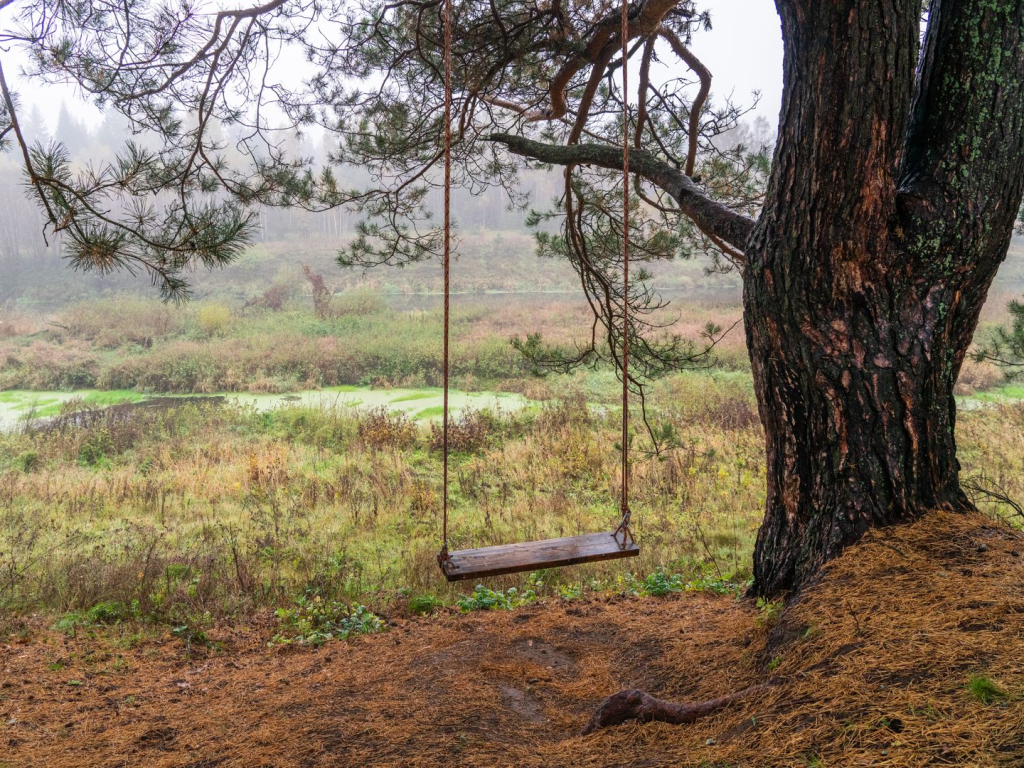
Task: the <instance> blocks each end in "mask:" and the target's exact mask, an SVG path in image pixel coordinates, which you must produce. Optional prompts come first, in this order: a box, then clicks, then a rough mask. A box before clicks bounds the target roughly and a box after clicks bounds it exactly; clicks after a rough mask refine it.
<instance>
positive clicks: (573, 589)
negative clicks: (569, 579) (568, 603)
mask: <svg viewBox="0 0 1024 768" xmlns="http://www.w3.org/2000/svg"><path fill="white" fill-rule="evenodd" d="M555 589H556V590H557V591H558V596H559V597H560V598H562V599H563V600H579V599H580V598H581V597H583V584H582V583H581V582H577V583H575V584H559V585H558V586H557V587H556V588H555Z"/></svg>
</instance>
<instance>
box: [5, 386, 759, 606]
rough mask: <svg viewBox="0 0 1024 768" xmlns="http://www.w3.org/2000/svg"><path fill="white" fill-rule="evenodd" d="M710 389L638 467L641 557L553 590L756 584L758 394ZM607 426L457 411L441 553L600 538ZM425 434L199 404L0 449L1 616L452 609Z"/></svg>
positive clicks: (613, 484)
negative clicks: (419, 605)
mask: <svg viewBox="0 0 1024 768" xmlns="http://www.w3.org/2000/svg"><path fill="white" fill-rule="evenodd" d="M717 386H718V385H716V383H715V381H714V380H712V379H709V380H708V381H707V382H703V383H702V382H701V381H693V382H690V383H688V384H687V383H677V384H675V385H673V386H672V392H671V393H670V394H672V395H673V396H675V395H677V394H680V393H682V394H685V395H687V396H688V397H689V396H690V395H692V396H693V398H694V399H693V401H692V402H691V403H690V404H689V405H688V406H686V408H692V409H693V412H692V413H691V411H690V410H686V409H685V408H683V406H679V408H680V409H682V410H678V411H676V410H670V411H667V412H666V418H668V419H670V420H672V422H673V424H675V426H676V429H677V430H678V432H679V434H680V437H681V438H682V441H683V443H684V445H685V446H686V447H685V448H683V449H680V450H677V451H675V452H673V453H672V454H671V455H670V456H668V457H667V458H665V459H664V460H656V459H644V457H642V456H638V457H637V462H636V464H635V470H634V471H635V478H636V479H635V482H634V488H635V495H634V499H633V508H634V510H635V512H636V528H637V532H638V534H639V535H641V536H643V537H644V538H645V541H646V546H645V549H644V554H643V556H642V557H641V558H640V559H639V560H638V561H630V562H629V563H626V564H625V565H622V564H617V563H613V564H597V565H594V566H592V567H590V568H587V569H583V570H580V571H574V572H571V573H567V574H560V573H555V574H551V575H550V577H549V576H544V577H543V579H542V580H543V581H544V582H545V585H546V586H545V589H546V590H548V591H551V590H554V589H555V588H556V587H558V586H560V585H563V580H562V577H563V576H565V577H566V578H578V579H580V580H581V582H582V584H584V585H587V586H588V588H589V587H590V586H591V585H597V588H608V587H610V586H616V585H617V584H618V583H619V582H620V580H622V579H626V578H628V574H629V571H630V570H632V571H633V572H635V573H637V574H639V575H640V576H641V577H642V576H644V575H646V574H648V573H650V572H651V571H653V570H654V569H655V568H657V567H658V566H666V567H668V568H670V569H671V570H672V571H674V572H679V573H681V574H683V576H684V578H685V579H695V578H722V577H726V578H728V577H732V578H736V579H738V580H739V581H743V579H745V578H746V574H747V573H748V569H749V565H748V563H749V551H750V548H751V546H752V542H753V536H754V533H755V531H756V527H757V522H758V517H759V514H760V510H761V509H762V508H763V503H764V501H763V499H764V490H763V473H764V457H763V440H762V438H761V435H760V428H759V426H758V425H757V424H756V419H755V418H754V416H753V411H752V407H753V406H752V396H751V395H750V394H749V393H744V392H743V391H742V387H733V386H731V385H729V384H728V382H724V383H722V385H721V386H722V387H723V388H724V389H723V390H722V391H721V392H719V391H718V390H717V388H716V387H717ZM733 389H736V391H732V390H733ZM716 393H717V394H716ZM698 394H700V397H701V398H702V399H701V400H698V399H697V397H698ZM701 402H703V403H705V404H707V405H708V408H707V410H705V411H704V412H702V413H701V414H698V413H697V411H698V410H699V409H698V407H697V405H698V403H701ZM618 429H619V422H618V419H617V414H616V413H614V412H607V413H601V412H595V411H592V410H590V409H588V407H587V406H586V404H585V403H584V402H583V400H582V399H581V398H579V397H575V398H573V397H570V398H567V399H563V400H560V401H557V402H553V403H551V404H549V405H547V406H545V407H544V408H543V409H541V410H539V411H538V412H536V413H530V412H527V413H522V414H519V415H516V416H512V417H508V418H497V417H489V416H482V415H479V414H475V415H469V416H465V417H463V418H461V419H460V420H457V421H456V423H455V424H454V425H453V435H452V438H453V444H454V448H455V450H456V455H455V456H454V457H453V462H452V516H451V523H452V524H451V534H452V541H451V546H452V547H453V548H456V549H458V548H464V547H469V546H486V545H488V544H497V543H501V542H509V541H516V540H521V539H533V538H546V537H554V536H564V535H575V534H578V533H582V532H587V531H598V530H602V529H605V528H607V527H609V526H610V525H612V523H613V522H614V521H615V520H616V519H617V514H616V509H615V506H614V500H615V498H616V497H617V488H618V479H617V475H616V472H617V471H618V467H619V453H618V451H617V449H616V447H615V446H616V438H617V434H618ZM435 443H436V438H435V437H434V436H433V435H432V433H431V431H430V430H429V429H428V428H427V427H426V425H419V426H416V425H414V424H412V423H411V422H409V421H408V420H407V419H405V418H403V417H399V416H394V415H389V414H386V413H384V412H382V411H353V410H351V409H340V410H331V409H320V408H283V409H280V410H278V411H274V412H271V413H254V412H250V411H244V410H239V409H232V408H216V407H205V406H203V407H199V406H187V407H183V408H177V409H171V410H167V411H161V410H156V409H140V410H134V411H131V410H116V409H115V410H113V411H109V412H106V413H103V412H101V413H98V414H97V415H96V418H95V419H92V420H89V421H87V422H82V421H76V422H73V423H69V424H67V425H66V426H65V427H63V428H61V429H55V430H48V431H43V432H38V433H35V434H25V435H6V436H0V606H2V607H3V608H4V609H5V610H6V611H8V612H11V613H25V612H31V611H37V610H47V611H52V612H57V613H61V612H65V611H72V610H87V609H89V608H91V607H92V606H93V605H95V604H96V603H98V602H104V601H117V602H119V603H121V604H123V605H126V606H130V605H133V604H137V605H138V606H139V610H140V611H141V613H142V614H143V615H148V616H151V617H153V618H156V619H158V620H160V621H170V622H184V621H186V620H188V621H194V620H196V617H197V616H198V617H200V618H201V617H202V616H203V615H204V614H206V613H209V614H210V615H211V616H213V617H214V618H216V617H221V616H228V615H233V616H236V617H237V616H240V615H242V616H244V615H249V614H251V612H252V611H253V610H255V609H258V608H260V607H277V606H281V605H287V604H289V603H290V602H291V601H292V600H293V599H294V598H295V597H296V596H297V595H299V594H302V593H303V592H304V591H305V590H307V589H309V588H316V589H317V590H319V591H321V592H323V593H324V596H325V597H332V598H338V599H344V600H351V601H357V602H364V603H367V604H369V605H371V606H372V607H374V608H377V607H380V606H381V605H387V604H388V603H389V602H391V601H393V600H394V599H395V595H396V593H397V592H399V591H411V592H412V593H413V594H422V593H431V594H437V595H438V596H440V597H443V598H445V599H446V600H453V599H455V597H457V593H456V592H454V591H451V590H444V591H442V592H440V593H438V591H437V590H438V585H437V584H436V578H435V577H436V565H435V562H434V556H435V554H436V552H437V549H438V547H439V532H440V518H439V510H440V477H441V466H440V454H439V452H438V451H437V450H436V445H435ZM5 454H6V455H5ZM521 583H522V579H520V578H519V577H508V578H505V579H503V580H501V581H500V582H499V584H500V586H502V587H507V586H512V585H521ZM579 585H580V582H577V583H575V584H572V585H570V586H574V587H576V586H579ZM541 591H543V590H541Z"/></svg>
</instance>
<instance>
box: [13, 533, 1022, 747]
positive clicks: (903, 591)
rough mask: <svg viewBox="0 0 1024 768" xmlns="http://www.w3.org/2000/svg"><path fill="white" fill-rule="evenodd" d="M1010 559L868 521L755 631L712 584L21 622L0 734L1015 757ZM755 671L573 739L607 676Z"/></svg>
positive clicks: (706, 678) (1014, 614)
mask: <svg viewBox="0 0 1024 768" xmlns="http://www.w3.org/2000/svg"><path fill="white" fill-rule="evenodd" d="M1021 550H1024V540H1022V538H1021V536H1020V535H1019V534H1017V533H1014V532H1012V531H1010V530H1009V529H1007V528H1005V527H1003V526H1001V525H998V524H993V523H992V522H991V521H990V520H988V519H986V518H983V517H981V516H968V517H959V516H953V515H949V514H942V513H940V514H934V515H931V516H929V517H927V518H925V519H924V520H922V521H920V522H918V523H915V524H913V525H909V526H904V527H900V528H895V529H890V530H884V531H876V532H873V533H872V534H870V535H869V536H868V537H867V539H866V541H865V542H864V543H862V544H861V545H859V546H857V547H855V548H853V549H851V550H850V551H849V552H847V553H846V555H844V556H843V557H842V558H841V559H839V560H838V561H836V562H835V563H834V564H833V565H832V566H831V567H830V568H829V569H828V571H827V573H826V574H825V576H824V577H823V578H822V579H821V581H820V583H818V584H817V585H816V586H815V587H813V588H812V589H810V590H809V591H807V592H806V593H805V595H804V596H803V597H802V599H801V600H800V601H799V602H798V603H797V604H795V605H793V606H791V607H790V608H789V609H788V610H787V611H786V612H785V613H784V614H783V615H782V618H781V620H779V622H778V623H777V624H775V625H774V626H773V625H772V622H771V621H765V620H764V617H765V616H766V612H765V611H762V610H758V608H757V607H755V606H754V605H752V604H751V603H750V602H747V601H737V600H734V599H731V598H728V597H715V596H711V595H708V594H687V595H684V596H677V597H670V598H665V599H636V598H620V597H605V598H598V599H590V600H584V601H573V602H566V601H558V600H555V601H549V602H546V603H543V604H534V605H530V606H527V607H525V608H521V609H519V610H517V611H512V612H491V613H486V614H479V613H478V614H470V615H459V614H456V613H453V612H450V611H445V612H441V613H439V614H436V615H434V616H432V617H429V618H424V619H417V620H413V621H406V620H403V619H401V618H399V617H392V618H391V620H390V628H389V630H388V631H387V632H386V633H385V634H382V635H377V636H372V637H363V638H360V639H357V640H354V641H349V642H347V643H345V644H339V643H330V644H328V645H326V646H323V647H322V648H320V649H319V650H295V649H289V650H287V651H274V650H269V649H267V648H266V646H265V642H266V640H267V639H268V636H269V634H270V632H271V631H272V630H271V629H270V628H269V627H268V626H266V624H260V623H259V622H257V623H256V624H254V625H252V626H250V628H249V629H246V630H242V629H238V628H235V629H233V630H229V629H226V628H225V629H221V630H219V631H214V632H212V633H211V634H212V635H213V636H214V637H215V638H216V639H218V640H220V641H221V642H222V643H223V645H222V649H221V650H219V651H213V650H203V649H197V648H195V647H193V654H194V655H193V656H192V658H186V657H185V655H184V647H183V646H182V645H181V644H180V643H179V642H177V641H174V640H171V639H169V638H168V639H150V640H145V641H142V642H141V643H138V644H136V645H134V646H133V647H123V645H121V644H118V643H117V642H116V637H111V636H109V635H108V636H104V637H101V638H88V637H85V636H79V637H78V638H77V639H70V638H67V637H64V636H62V635H57V634H54V633H52V632H48V631H46V630H44V629H41V628H40V627H39V626H38V623H30V624H29V625H28V626H27V627H26V628H25V630H24V632H23V633H22V635H21V636H19V637H12V638H10V639H9V642H8V643H7V644H6V645H5V646H3V648H2V650H0V661H2V672H0V691H2V696H3V699H2V701H0V714H2V716H3V719H2V721H0V722H3V723H5V725H4V726H3V727H2V731H0V740H2V742H0V743H3V744H4V745H5V749H4V752H5V759H7V760H8V761H10V762H11V763H12V764H16V765H23V766H44V765H55V764H60V765H65V766H76V765H83V766H84V765H90V766H95V765H111V766H113V765H146V766H171V765H226V766H243V765H245V766H248V765H281V766H291V765H296V766H298V765H303V766H313V765H338V764H344V765H382V766H383V765H395V766H399V765H400V766H435V765H460V766H495V765H501V766H505V765H509V766H512V765H515V766H551V765H580V766H584V765H587V766H608V765H623V766H624V765H630V766H662V765H679V766H705V765H707V766H712V765H713V766H808V765H834V766H854V765H870V766H919V765H920V766H923V765H1020V764H1021V762H1022V761H1024V739H1022V738H1021V733H1024V661H1022V650H1024V647H1022V646H1024V643H1022V640H1021V638H1022V635H1024V589H1022V586H1021V585H1022V583H1024V579H1022V577H1024V565H1022V557H1021V555H1020V552H1021ZM195 654H198V655H195ZM775 667H777V669H775V671H774V672H769V671H768V669H769V668H775ZM771 674H777V675H781V676H782V678H783V680H784V682H783V684H782V685H781V686H780V687H778V688H777V689H774V690H772V691H770V692H768V693H766V694H762V695H759V696H756V697H754V698H751V699H749V700H746V701H744V702H742V703H740V704H737V705H735V706H734V707H732V708H730V709H727V710H725V711H723V712H721V713H719V714H717V715H715V716H713V717H710V718H708V719H707V720H704V721H701V722H700V723H698V724H696V725H693V726H669V725H664V724H649V725H638V724H630V725H626V726H622V727H619V728H614V729H610V730H607V731H603V732H600V733H598V734H596V735H594V736H591V737H586V738H583V737H580V736H579V735H578V732H579V729H580V728H581V727H582V725H583V724H584V723H585V722H586V719H587V717H588V716H589V714H590V711H591V710H592V709H593V707H594V706H595V705H596V704H597V703H598V702H599V701H600V700H601V698H602V697H603V696H605V695H607V694H609V693H612V692H614V691H616V690H618V689H620V688H623V687H639V688H645V689H648V690H650V691H651V692H652V693H654V694H656V695H659V696H662V697H665V698H672V699H677V700H691V699H704V698H709V697H712V696H716V695H719V694H721V693H723V692H725V691H730V690H735V689H737V688H740V687H743V686H746V685H748V684H750V683H753V682H757V681H759V680H763V679H765V678H766V677H768V676H769V675H771ZM972 676H985V677H987V678H990V679H991V680H993V681H995V683H997V684H998V686H999V687H1000V689H1001V690H1004V691H1005V692H1006V697H1005V698H999V697H997V699H996V700H992V701H989V702H988V703H985V702H983V701H981V700H978V699H977V698H975V697H974V696H972V695H971V694H970V692H969V691H968V688H967V684H968V682H969V680H970V679H971V678H972Z"/></svg>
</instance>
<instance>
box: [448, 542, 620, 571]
mask: <svg viewBox="0 0 1024 768" xmlns="http://www.w3.org/2000/svg"><path fill="white" fill-rule="evenodd" d="M639 554H640V547H638V546H637V544H636V542H635V541H633V539H632V537H629V538H628V540H626V539H625V537H624V536H623V535H622V534H621V533H620V534H619V535H618V537H616V535H615V532H611V533H587V534H584V535H583V536H566V537H565V538H561V539H542V540H541V541H523V542H519V543H518V544H501V545H499V546H496V547H481V548H480V549H463V550H460V551H458V552H450V553H448V559H447V560H445V561H443V562H442V563H441V570H443V571H444V575H445V578H446V579H448V581H462V580H464V579H478V578H484V577H486V576H501V575H503V574H506V573H521V572H523V571H536V570H538V569H540V568H561V567H563V566H566V565H579V564H580V563H593V562H596V561H598V560H618V559H620V558H623V557H636V556H637V555H639Z"/></svg>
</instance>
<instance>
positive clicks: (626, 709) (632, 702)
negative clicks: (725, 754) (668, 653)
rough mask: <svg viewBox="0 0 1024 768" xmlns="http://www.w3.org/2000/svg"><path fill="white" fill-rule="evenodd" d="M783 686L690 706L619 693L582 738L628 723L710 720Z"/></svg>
mask: <svg viewBox="0 0 1024 768" xmlns="http://www.w3.org/2000/svg"><path fill="white" fill-rule="evenodd" d="M779 682H780V681H777V680H769V681H768V682H767V683H760V684H758V685H752V686H750V687H749V688H744V689H743V690H742V691H736V692H734V693H729V694H726V695H725V696H719V697H718V698H717V699H709V700H708V701H694V702H686V703H684V704H677V703H675V702H672V701H665V700H664V699H658V698H655V697H654V696H651V694H649V693H646V692H644V691H637V690H628V691H619V692H618V693H616V694H614V695H612V696H609V697H608V698H607V699H605V700H604V701H602V702H601V705H600V706H599V707H598V708H597V709H596V710H595V711H594V714H593V715H591V717H590V722H588V723H587V726H586V727H585V728H584V729H583V731H582V735H584V736H586V735H587V734H589V733H593V732H594V731H596V730H598V729H599V728H608V727H610V726H613V725H621V724H622V723H624V722H626V721H627V720H638V721H639V722H641V723H650V722H652V721H654V720H658V721H660V722H663V723H671V724H672V725H687V724H689V723H695V722H697V721H698V720H700V719H701V718H702V717H707V716H708V715H710V714H713V713H715V712H717V711H718V710H720V709H724V708H725V707H727V706H729V705H730V704H732V703H733V702H734V701H738V700H739V699H742V698H744V697H746V696H750V695H751V694H754V693H759V692H760V691H764V690H767V689H768V688H771V687H773V686H775V685H778V683H779Z"/></svg>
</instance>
